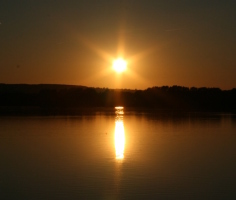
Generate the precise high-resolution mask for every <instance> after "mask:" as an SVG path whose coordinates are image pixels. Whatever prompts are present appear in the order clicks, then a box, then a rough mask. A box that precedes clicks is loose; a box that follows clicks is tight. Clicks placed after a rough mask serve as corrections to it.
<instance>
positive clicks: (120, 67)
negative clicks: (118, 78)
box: [113, 58, 127, 73]
mask: <svg viewBox="0 0 236 200" xmlns="http://www.w3.org/2000/svg"><path fill="white" fill-rule="evenodd" d="M126 67H127V62H126V61H125V60H124V59H123V58H118V59H116V60H114V61H113V69H114V70H115V71H116V72H117V73H121V72H123V71H125V70H126Z"/></svg>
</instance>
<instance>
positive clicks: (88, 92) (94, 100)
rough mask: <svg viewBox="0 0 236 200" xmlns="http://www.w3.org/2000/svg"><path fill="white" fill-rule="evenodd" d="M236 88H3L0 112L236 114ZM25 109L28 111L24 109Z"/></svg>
mask: <svg viewBox="0 0 236 200" xmlns="http://www.w3.org/2000/svg"><path fill="white" fill-rule="evenodd" d="M235 102H236V88H234V89H232V90H221V89H219V88H206V87H201V88H196V87H191V88H188V87H182V86H171V87H169V86H162V87H152V88H148V89H146V90H129V89H108V88H92V87H85V86H73V85H72V86H71V85H50V84H39V85H27V84H0V108H1V109H0V112H1V113H2V114H7V113H9V112H13V113H14V112H17V110H18V111H19V108H22V109H21V110H22V112H26V110H27V109H28V110H30V109H31V110H32V109H35V110H37V109H38V110H44V111H50V110H66V109H67V110H69V109H71V110H73V109H74V108H95V107H114V106H124V107H130V108H149V109H155V110H174V111H203V112H206V111H207V112H231V113H235V112H236V103H235ZM23 108H24V109H23Z"/></svg>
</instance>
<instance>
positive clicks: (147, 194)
mask: <svg viewBox="0 0 236 200" xmlns="http://www.w3.org/2000/svg"><path fill="white" fill-rule="evenodd" d="M115 112H116V113H115ZM0 159H1V163H0V199H44V200H45V199H235V198H236V120H235V118H234V117H233V116H230V115H211V116H198V117H196V116H188V117H187V116H184V117H177V116H175V117H173V116H168V115H167V116H166V115H163V116H160V115H158V116H157V115H155V114H153V113H148V112H147V113H136V112H126V111H125V110H122V109H120V110H116V111H115V110H114V113H108V114H107V113H104V112H103V113H97V114H94V115H84V116H76V117H75V116H73V117H2V118H0Z"/></svg>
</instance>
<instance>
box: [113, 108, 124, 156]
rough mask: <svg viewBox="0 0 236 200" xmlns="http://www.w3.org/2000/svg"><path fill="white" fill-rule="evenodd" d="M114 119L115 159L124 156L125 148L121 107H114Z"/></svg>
mask: <svg viewBox="0 0 236 200" xmlns="http://www.w3.org/2000/svg"><path fill="white" fill-rule="evenodd" d="M115 110H116V111H115V113H116V121H115V150H116V159H123V158H124V149H125V129H124V123H123V114H124V111H123V110H124V108H123V107H115Z"/></svg>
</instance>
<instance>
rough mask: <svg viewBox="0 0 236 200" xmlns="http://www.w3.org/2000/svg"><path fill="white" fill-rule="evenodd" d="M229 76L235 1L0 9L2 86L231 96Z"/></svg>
mask: <svg viewBox="0 0 236 200" xmlns="http://www.w3.org/2000/svg"><path fill="white" fill-rule="evenodd" d="M119 56H122V57H123V58H124V59H126V60H127V62H128V66H127V67H128V69H127V71H125V72H124V73H123V74H119V75H118V74H116V73H115V72H114V71H113V70H112V60H113V59H115V58H116V57H119ZM235 76H236V1H235V0H224V1H223V0H212V1H211V0H204V1H202V0H196V1H194V0H192V1H191V0H160V1H158V0H126V1H119V0H97V1H95V0H67V1H66V0H45V1H44V0H28V1H26V0H18V1H17V0H7V1H1V2H0V82H2V83H36V84H37V83H59V84H76V85H86V86H94V87H108V88H131V89H133V88H137V89H145V88H147V87H152V86H162V85H169V86H172V85H181V86H187V87H192V86H196V87H202V86H206V87H220V88H222V89H231V88H233V87H236V78H235Z"/></svg>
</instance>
